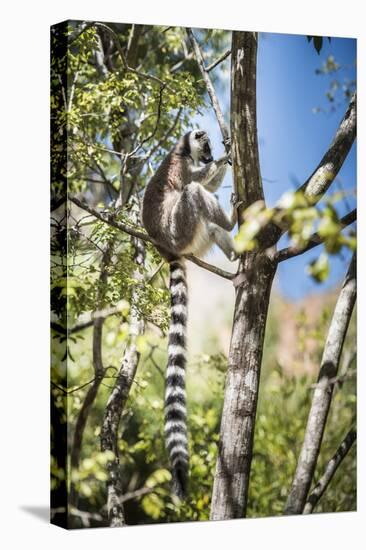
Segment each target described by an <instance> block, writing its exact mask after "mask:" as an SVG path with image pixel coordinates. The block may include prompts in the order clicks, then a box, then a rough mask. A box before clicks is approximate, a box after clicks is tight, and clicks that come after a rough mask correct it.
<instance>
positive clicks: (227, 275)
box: [69, 197, 235, 280]
mask: <svg viewBox="0 0 366 550" xmlns="http://www.w3.org/2000/svg"><path fill="white" fill-rule="evenodd" d="M69 200H70V201H71V202H73V203H74V204H76V206H78V207H79V208H82V209H83V210H85V211H86V212H89V214H92V215H93V216H95V217H96V218H98V219H99V220H101V221H102V222H104V223H107V224H108V225H111V226H112V227H115V228H116V229H119V230H120V231H123V232H124V233H128V234H129V235H131V236H133V237H137V238H138V239H141V240H142V241H146V242H150V243H152V244H155V242H154V241H153V240H152V239H150V237H149V236H148V235H147V234H146V233H143V232H142V231H140V230H139V229H135V228H134V227H132V226H128V225H126V224H125V223H123V222H117V221H116V220H115V219H114V217H113V216H110V215H108V216H106V215H104V214H102V213H101V212H99V210H96V209H95V208H93V207H92V206H89V205H88V204H86V203H84V202H83V201H81V200H79V199H77V198H76V197H69ZM184 257H185V258H187V260H189V261H191V262H193V263H195V264H197V265H199V266H200V267H202V268H203V269H206V270H207V271H210V272H211V273H215V275H219V276H220V277H223V278H224V279H229V280H231V279H233V278H234V277H235V274H234V273H229V272H228V271H224V270H223V269H220V268H219V267H216V266H214V265H211V264H208V263H207V262H204V261H203V260H201V259H200V258H197V257H196V256H192V255H186V256H184Z"/></svg>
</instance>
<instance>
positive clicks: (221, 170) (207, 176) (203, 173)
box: [191, 155, 229, 193]
mask: <svg viewBox="0 0 366 550" xmlns="http://www.w3.org/2000/svg"><path fill="white" fill-rule="evenodd" d="M228 160H229V157H228V156H227V155H224V156H223V157H221V158H219V159H218V160H213V161H212V162H210V163H209V164H206V165H205V166H192V167H191V181H195V182H197V183H200V184H201V185H203V186H204V187H205V188H206V189H207V190H208V191H211V193H213V192H215V191H216V190H217V189H218V188H219V187H220V185H221V183H222V180H223V179H224V176H225V172H226V165H227V162H228Z"/></svg>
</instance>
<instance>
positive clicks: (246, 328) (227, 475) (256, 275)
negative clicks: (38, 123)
mask: <svg viewBox="0 0 366 550" xmlns="http://www.w3.org/2000/svg"><path fill="white" fill-rule="evenodd" d="M256 58H257V36H256V34H254V33H247V32H233V39H232V60H231V62H232V65H231V70H232V72H231V136H232V138H231V139H232V160H233V173H234V186H235V190H236V193H237V194H238V197H239V200H242V201H243V205H242V207H241V208H242V209H245V208H247V207H248V206H250V205H251V204H252V203H253V202H256V201H258V200H264V196H263V189H262V182H261V176H260V170H259V155H258V141H257V120H256ZM272 258H273V254H272V251H271V250H270V251H268V250H267V251H266V250H265V249H264V248H263V247H262V248H260V249H259V250H257V251H255V252H247V253H245V254H244V255H243V256H242V258H241V260H240V264H239V272H238V274H237V276H236V278H235V280H234V284H236V285H237V286H236V301H235V310H234V321H233V329H232V336H231V343H230V351H229V365H228V372H227V376H226V385H225V396H224V406H223V412H222V418H221V428H220V440H219V449H218V458H217V463H216V473H215V479H214V486H213V494H212V506H211V519H212V520H219V519H231V518H239V517H243V516H245V514H246V507H247V499H248V488H249V475H250V467H251V460H252V450H253V436H254V427H255V416H256V409H257V400H258V390H259V379H260V369H261V361H262V352H263V342H264V334H265V326H266V320H267V312H268V304H269V299H270V292H271V286H272V281H273V277H274V274H275V271H276V265H277V264H276V262H275V261H273V259H272Z"/></svg>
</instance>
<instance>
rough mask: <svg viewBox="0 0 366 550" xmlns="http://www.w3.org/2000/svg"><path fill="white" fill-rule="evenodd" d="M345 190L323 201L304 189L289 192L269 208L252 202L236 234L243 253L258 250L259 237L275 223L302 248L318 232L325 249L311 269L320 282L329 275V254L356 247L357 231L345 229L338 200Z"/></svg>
mask: <svg viewBox="0 0 366 550" xmlns="http://www.w3.org/2000/svg"><path fill="white" fill-rule="evenodd" d="M344 196H345V194H344V193H342V192H336V193H334V194H333V195H331V196H329V197H326V198H325V199H324V200H323V201H322V203H321V204H320V205H317V200H316V199H312V198H309V197H307V196H306V195H305V194H304V193H303V192H302V191H296V192H287V193H285V194H284V195H283V196H282V197H281V199H280V200H279V202H278V204H277V206H276V207H275V208H267V207H266V206H265V205H264V203H263V202H262V201H258V202H255V203H254V204H252V205H251V206H249V207H248V208H247V209H246V210H245V212H244V214H243V217H242V223H241V226H240V229H239V232H238V234H237V235H236V237H235V245H236V250H237V252H239V253H242V252H244V251H250V250H254V249H256V248H257V247H258V246H259V242H258V238H259V237H260V233H261V232H262V231H263V229H264V228H265V227H266V226H268V225H269V223H274V224H276V225H277V226H279V227H282V228H283V229H284V231H287V232H288V235H289V237H290V245H291V246H292V247H294V249H297V250H299V251H301V250H303V249H304V248H306V246H307V245H308V244H309V243H310V241H311V238H312V236H313V235H314V234H315V233H317V236H318V237H320V239H321V241H322V243H323V244H324V248H325V252H323V253H322V254H321V255H320V256H319V258H318V259H317V260H316V261H314V262H312V263H311V264H310V265H309V266H308V273H309V274H310V275H311V276H312V277H313V278H314V280H315V281H317V282H322V281H324V280H325V279H326V278H327V277H328V275H329V260H328V254H338V253H339V252H340V251H341V250H342V248H343V247H346V248H349V249H350V250H352V251H354V250H355V249H356V235H355V232H354V230H353V229H347V230H344V227H343V225H342V222H341V219H340V216H339V215H338V213H337V210H336V208H335V204H336V203H337V202H338V201H340V200H342V198H344Z"/></svg>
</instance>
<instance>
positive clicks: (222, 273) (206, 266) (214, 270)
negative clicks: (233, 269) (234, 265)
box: [184, 254, 236, 281]
mask: <svg viewBox="0 0 366 550" xmlns="http://www.w3.org/2000/svg"><path fill="white" fill-rule="evenodd" d="M184 257H185V258H187V260H190V261H191V262H193V263H194V264H196V265H199V266H200V267H202V268H203V269H206V270H207V271H211V273H215V275H219V276H220V277H223V278H224V279H228V280H229V281H231V280H232V279H234V277H235V275H236V274H235V273H230V272H229V271H225V270H224V269H221V268H220V267H216V266H215V265H211V264H208V263H206V262H204V261H203V260H201V259H200V258H197V257H196V256H193V255H191V254H189V255H186V256H184Z"/></svg>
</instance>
